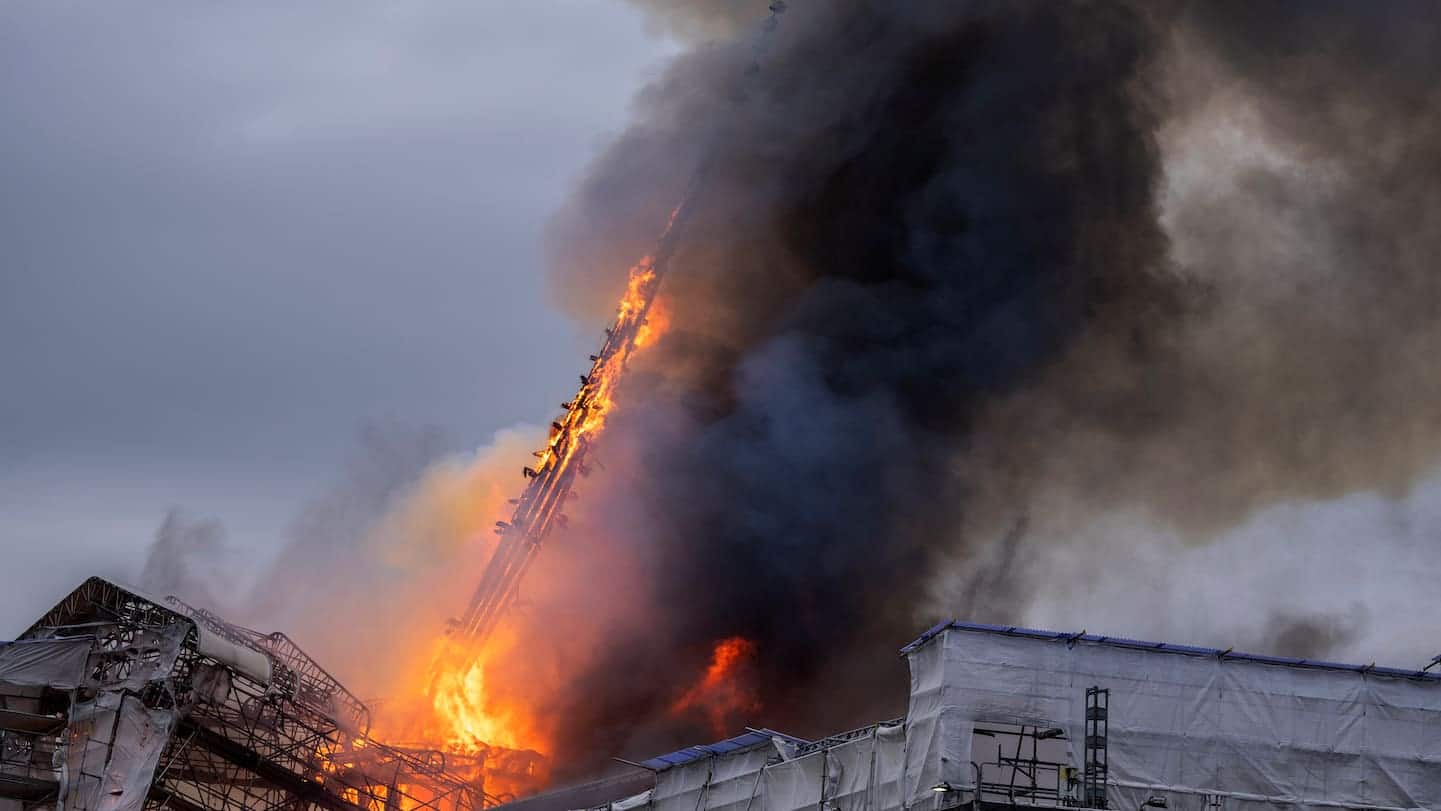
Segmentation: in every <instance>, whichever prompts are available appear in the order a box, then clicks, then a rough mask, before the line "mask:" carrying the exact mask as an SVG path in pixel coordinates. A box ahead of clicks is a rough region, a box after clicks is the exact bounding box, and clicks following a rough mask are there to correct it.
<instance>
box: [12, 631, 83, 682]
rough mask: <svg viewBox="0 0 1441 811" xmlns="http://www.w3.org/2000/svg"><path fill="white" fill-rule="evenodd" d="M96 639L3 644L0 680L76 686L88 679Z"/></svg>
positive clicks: (46, 640)
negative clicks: (87, 665) (88, 667)
mask: <svg viewBox="0 0 1441 811" xmlns="http://www.w3.org/2000/svg"><path fill="white" fill-rule="evenodd" d="M93 641H94V640H92V639H91V638H90V637H84V638H81V639H44V640H38V641H23V642H11V643H9V644H6V645H0V683H4V684H13V685H18V686H25V687H53V688H55V689H57V690H74V689H75V688H76V687H79V686H80V685H81V684H83V683H84V682H85V669H86V668H85V666H86V663H87V661H88V660H89V658H90V647H91V644H92V643H93Z"/></svg>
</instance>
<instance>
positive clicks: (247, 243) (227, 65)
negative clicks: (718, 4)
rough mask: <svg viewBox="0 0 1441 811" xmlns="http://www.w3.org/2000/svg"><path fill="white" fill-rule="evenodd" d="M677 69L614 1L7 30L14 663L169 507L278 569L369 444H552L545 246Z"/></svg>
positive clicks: (216, 13) (115, 13) (134, 10)
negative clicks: (33, 635) (350, 456)
mask: <svg viewBox="0 0 1441 811" xmlns="http://www.w3.org/2000/svg"><path fill="white" fill-rule="evenodd" d="M674 47H675V44H674V43H672V42H669V41H667V40H665V39H663V38H661V37H659V36H657V35H655V34H654V32H648V31H647V30H646V29H645V27H644V25H643V23H642V20H641V18H640V15H639V13H638V12H636V11H635V10H634V9H632V8H630V7H628V6H625V5H622V4H620V3H616V2H607V1H606V0H569V1H567V0H551V1H550V2H528V3H502V2H498V0H497V1H495V2H476V1H475V0H456V1H455V2H429V3H420V4H400V3H379V2H374V3H354V2H344V3H341V2H311V3H304V4H294V3H258V2H246V3H235V4H228V5H221V4H198V3H181V2H176V3H164V2H148V3H143V4H119V3H102V2H90V3H72V2H63V1H62V0H35V1H34V2H8V3H5V4H4V5H3V6H0V116H3V119H0V120H3V125H0V548H3V549H4V555H3V557H0V638H3V637H5V636H6V635H8V634H11V633H15V632H16V631H18V630H19V629H20V628H21V627H23V626H24V624H26V623H27V622H28V621H29V620H30V619H32V618H33V617H34V615H35V614H36V613H37V612H38V611H39V610H41V609H43V608H44V607H45V604H46V603H47V602H48V601H49V600H50V599H52V598H53V597H55V596H56V595H57V594H58V593H59V592H61V591H63V590H64V589H65V588H67V587H68V586H69V585H71V584H72V583H74V582H77V581H78V580H79V579H80V578H81V577H83V576H85V575H87V574H90V573H102V574H111V575H114V576H131V575H133V573H134V572H135V571H137V570H138V567H139V563H140V557H141V555H142V553H143V550H144V547H145V546H146V544H147V543H148V542H149V541H150V539H151V537H152V535H153V532H154V530H155V528H156V526H157V525H158V524H159V522H160V520H161V518H162V517H163V514H164V512H165V510H166V509H168V508H169V507H171V506H180V507H183V508H185V509H187V510H188V511H190V512H191V513H193V514H197V515H203V516H213V517H216V518H219V519H221V520H222V521H223V522H224V523H225V525H226V527H227V529H228V531H229V538H230V541H231V543H232V544H234V545H235V546H237V547H241V548H242V549H246V550H253V551H254V552H255V553H256V554H266V553H268V552H269V551H271V550H272V549H273V547H274V544H275V543H276V541H277V539H278V537H279V536H280V534H281V533H282V532H283V531H284V527H285V524H286V522H287V520H288V519H289V518H290V517H291V516H292V515H293V514H294V512H295V511H296V509H297V507H298V506H299V505H300V504H301V503H302V502H303V501H305V499H306V498H307V497H308V496H309V495H311V494H312V493H313V492H315V491H316V490H317V489H318V488H319V487H321V486H323V483H324V482H326V481H328V480H329V479H330V478H331V477H332V476H333V472H334V471H335V469H336V468H337V467H338V466H339V465H340V463H341V460H342V459H343V457H344V455H345V453H346V449H347V447H348V446H349V445H350V444H351V443H352V438H353V437H354V435H355V433H356V430H357V427H358V426H359V425H360V424H361V423H362V422H364V421H366V420H368V419H377V418H380V419H384V418H393V419H396V420H399V421H402V422H404V423H408V424H422V425H434V426H437V427H440V428H442V429H443V430H445V431H446V432H447V433H448V434H449V435H450V436H452V437H453V438H455V439H456V440H457V441H458V442H461V443H466V444H478V443H480V442H482V441H484V440H485V439H486V438H487V437H488V436H489V434H490V433H491V432H492V431H494V430H496V429H498V428H501V427H504V426H507V425H510V424H512V423H515V422H517V421H522V420H531V421H535V420H540V419H543V418H544V417H545V416H546V415H547V414H549V412H550V410H551V408H552V407H553V405H554V402H558V401H559V400H560V399H563V396H564V395H565V394H567V393H568V390H569V387H570V386H571V385H572V383H573V375H572V374H571V372H573V371H575V370H576V369H579V368H581V367H583V366H584V361H585V358H584V353H585V352H586V351H587V347H589V346H590V345H591V343H592V342H593V341H594V339H595V333H596V332H598V329H599V326H600V325H595V329H589V328H586V329H578V328H577V327H576V325H574V324H572V323H571V322H570V321H568V320H567V319H566V318H565V317H564V316H562V315H561V314H559V313H557V312H556V311H555V310H554V309H553V308H552V307H551V306H550V304H549V300H548V298H547V292H546V290H545V288H544V284H543V281H542V278H541V274H540V262H541V259H540V257H541V251H540V245H539V238H540V237H539V235H540V231H541V228H542V226H543V224H544V221H545V218H546V216H547V215H548V214H549V213H550V212H551V211H552V210H553V209H554V208H555V207H556V206H557V205H558V204H559V203H560V201H561V200H562V198H563V197H564V195H565V193H566V191H567V189H568V188H569V187H570V184H572V183H573V182H574V181H575V180H576V178H577V175H578V173H579V172H580V170H581V169H582V167H583V166H584V164H585V162H586V161H587V160H588V158H589V157H590V156H591V155H592V154H594V151H595V150H596V149H597V148H598V147H600V146H601V145H602V144H603V143H604V142H605V139H606V137H607V135H609V134H610V133H613V132H615V131H616V130H618V129H619V128H620V127H621V126H622V125H623V123H624V121H625V117H626V112H627V107H628V101H629V98H630V97H631V95H632V94H633V93H634V92H635V91H636V90H637V89H638V88H639V87H640V86H641V85H642V84H643V83H644V82H645V81H646V80H647V79H648V78H649V77H652V76H654V75H655V74H656V73H657V72H658V71H659V69H660V67H661V65H662V62H663V60H664V57H665V56H666V55H667V54H669V53H670V52H671V51H672V50H673V48H674Z"/></svg>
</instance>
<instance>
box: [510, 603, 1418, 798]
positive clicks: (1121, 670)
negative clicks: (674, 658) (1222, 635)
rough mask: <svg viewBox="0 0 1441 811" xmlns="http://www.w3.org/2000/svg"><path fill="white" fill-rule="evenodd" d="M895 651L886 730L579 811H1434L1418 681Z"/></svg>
mask: <svg viewBox="0 0 1441 811" xmlns="http://www.w3.org/2000/svg"><path fill="white" fill-rule="evenodd" d="M902 652H903V654H904V655H905V656H906V657H907V658H908V660H909V664H910V670H911V685H910V700H909V708H908V712H907V714H906V717H905V718H903V719H898V720H895V721H888V722H884V723H880V724H875V725H873V726H869V727H865V728H862V729H858V730H853V731H851V732H846V733H842V734H840V735H836V736H832V737H828V738H826V739H824V740H820V741H814V742H806V741H800V740H797V739H795V738H792V737H789V736H786V735H782V734H779V733H775V732H772V731H770V730H751V731H748V732H747V733H746V734H745V735H741V736H738V737H736V738H732V739H730V740H728V741H724V742H722V743H720V744H714V745H710V746H701V747H689V748H687V749H683V750H680V751H679V752H675V753H671V754H669V755H662V756H660V757H658V758H652V759H650V760H648V761H645V762H644V763H639V764H634V765H636V766H639V767H644V768H645V769H647V770H650V771H651V772H652V773H653V778H652V781H651V782H650V783H648V784H647V787H646V788H645V789H644V790H643V791H639V792H637V793H633V794H631V795H629V796H625V797H619V798H616V799H613V801H612V802H609V803H606V804H602V805H596V806H593V807H594V808H599V809H604V811H801V809H817V810H818V811H891V809H911V810H913V811H941V810H942V809H950V808H1013V807H1016V806H1027V807H1035V808H1114V809H1140V808H1171V809H1182V810H1183V811H1184V810H1188V809H1194V810H1195V811H1215V809H1282V808H1284V809H1326V808H1348V809H1375V810H1377V811H1379V810H1380V809H1386V810H1387V811H1400V809H1422V808H1428V809H1435V808H1441V676H1438V675H1436V674H1434V673H1428V672H1424V671H1414V670H1398V669H1391V668H1379V667H1375V666H1374V665H1367V666H1357V665H1344V664H1337V663H1331V662H1319V661H1307V660H1301V659H1287V658H1281V657H1272V656H1258V655H1250V654H1240V653H1235V652H1233V651H1229V650H1215V649H1210V648H1196V647H1188V646H1182V645H1171V644H1165V643H1152V642H1141V641H1136V640H1129V639H1117V638H1111V637H1104V636H1095V635H1088V634H1085V633H1078V634H1065V633H1056V632H1050V631H1036V630H1030V629H1024V628H1015V627H1002V626H990V625H977V624H968V623H948V624H943V625H940V626H937V627H936V628H933V629H931V630H930V631H928V632H926V633H925V634H924V635H923V636H921V637H920V638H919V639H917V640H916V641H915V642H912V643H911V644H910V645H907V646H906V647H905V648H904V649H903V650H902ZM579 796H581V795H580V794H575V795H571V797H567V796H566V794H565V793H564V792H558V793H556V794H555V795H553V796H552V798H550V799H547V798H545V797H539V798H535V799H533V800H522V801H520V802H519V803H517V804H516V811H556V810H557V809H559V808H564V807H570V808H575V807H578V806H576V805H569V806H567V805H566V804H565V801H566V800H567V799H570V798H573V797H579Z"/></svg>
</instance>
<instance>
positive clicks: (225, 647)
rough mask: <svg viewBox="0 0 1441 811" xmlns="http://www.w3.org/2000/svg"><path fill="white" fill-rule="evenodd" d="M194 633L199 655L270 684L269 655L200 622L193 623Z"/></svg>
mask: <svg viewBox="0 0 1441 811" xmlns="http://www.w3.org/2000/svg"><path fill="white" fill-rule="evenodd" d="M195 633H196V639H195V647H196V649H197V650H199V651H200V655H202V656H209V657H210V658H212V659H214V660H216V661H218V662H220V663H221V664H223V665H227V666H229V667H233V668H235V669H236V670H238V671H240V672H241V673H243V674H245V675H246V676H249V677H250V678H252V679H254V680H255V681H257V682H260V683H261V684H266V685H268V684H270V678H271V672H270V671H271V665H270V657H268V656H266V655H265V654H263V653H261V652H260V651H258V650H256V649H255V648H252V647H249V646H246V645H241V644H238V643H236V642H232V641H231V640H229V639H226V638H225V637H223V636H221V635H220V634H218V633H216V632H214V631H212V630H210V629H209V628H207V627H205V625H203V624H201V623H196V624H195Z"/></svg>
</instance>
